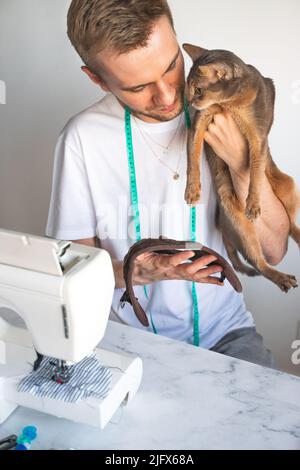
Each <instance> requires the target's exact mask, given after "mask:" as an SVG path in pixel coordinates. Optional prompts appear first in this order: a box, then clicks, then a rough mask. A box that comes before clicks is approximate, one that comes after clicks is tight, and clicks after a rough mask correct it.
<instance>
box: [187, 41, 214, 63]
mask: <svg viewBox="0 0 300 470" xmlns="http://www.w3.org/2000/svg"><path fill="white" fill-rule="evenodd" d="M182 47H183V49H184V50H185V52H187V53H188V55H189V56H190V57H191V58H192V60H193V62H196V60H198V59H199V58H200V57H201V56H202V55H203V54H204V52H208V49H203V47H199V46H193V44H187V43H184V44H182Z"/></svg>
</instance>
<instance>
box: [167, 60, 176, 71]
mask: <svg viewBox="0 0 300 470" xmlns="http://www.w3.org/2000/svg"><path fill="white" fill-rule="evenodd" d="M175 67H176V60H175V62H173V64H171V65H170V67H169V70H173V69H175ZM169 70H168V72H169Z"/></svg>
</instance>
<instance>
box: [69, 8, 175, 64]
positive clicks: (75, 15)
mask: <svg viewBox="0 0 300 470" xmlns="http://www.w3.org/2000/svg"><path fill="white" fill-rule="evenodd" d="M164 15H165V16H166V17H167V18H168V19H169V21H170V24H171V26H172V28H173V30H174V23H173V17H172V13H171V10H170V8H169V5H168V2H167V0H72V3H71V5H70V8H69V11H68V37H69V39H70V41H71V43H72V45H73V46H74V48H75V49H76V51H77V52H78V54H79V55H80V57H81V59H82V60H83V62H84V63H85V64H86V65H87V66H89V67H90V68H91V69H93V57H94V56H95V54H96V53H98V52H100V51H101V50H103V49H106V48H107V49H110V50H112V51H113V52H115V53H117V54H122V53H126V52H129V51H130V50H133V49H137V48H138V47H145V46H146V45H147V42H148V38H149V36H150V34H151V32H152V29H153V26H154V23H155V22H156V21H157V20H158V19H159V18H161V17H162V16H164Z"/></svg>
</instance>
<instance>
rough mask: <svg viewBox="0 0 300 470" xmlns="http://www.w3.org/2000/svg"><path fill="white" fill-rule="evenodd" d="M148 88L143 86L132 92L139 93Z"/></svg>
mask: <svg viewBox="0 0 300 470" xmlns="http://www.w3.org/2000/svg"><path fill="white" fill-rule="evenodd" d="M145 88H146V87H144V86H142V87H139V88H135V89H134V90H131V91H132V92H133V93H138V92H139V91H143V90H144V89H145Z"/></svg>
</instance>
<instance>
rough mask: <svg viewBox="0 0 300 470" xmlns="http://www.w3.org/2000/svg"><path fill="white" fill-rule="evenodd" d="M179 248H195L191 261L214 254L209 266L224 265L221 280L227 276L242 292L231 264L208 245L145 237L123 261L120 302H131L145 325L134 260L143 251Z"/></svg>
mask: <svg viewBox="0 0 300 470" xmlns="http://www.w3.org/2000/svg"><path fill="white" fill-rule="evenodd" d="M179 250H180V251H181V250H193V251H195V255H194V256H193V257H192V258H190V260H191V261H194V260H196V259H198V258H201V256H205V255H214V256H215V257H216V258H217V259H216V260H215V261H213V262H212V263H209V264H208V265H207V266H212V265H220V266H222V267H223V272H222V273H221V276H220V278H219V279H220V280H221V281H223V280H224V279H226V278H227V280H228V281H229V282H230V284H231V285H232V287H233V288H234V289H235V290H236V291H237V292H242V290H243V289H242V285H241V283H240V280H239V278H238V277H237V275H236V273H235V272H234V270H233V269H232V267H231V266H230V264H229V263H228V262H227V261H226V259H225V258H223V256H221V255H219V253H217V252H216V251H214V250H211V249H210V248H207V247H206V246H204V245H202V244H201V243H198V242H190V241H178V240H173V239H170V238H162V237H161V238H143V239H142V240H139V241H138V242H136V243H134V245H132V247H131V248H130V249H129V250H128V253H127V254H126V255H125V257H124V263H123V275H124V280H125V285H126V290H125V292H124V294H123V295H122V297H121V299H120V302H121V307H124V303H125V302H129V303H130V304H131V305H132V307H133V310H134V313H135V315H136V316H137V318H138V320H139V321H140V323H141V324H142V325H144V326H149V321H148V318H147V316H146V314H145V312H144V310H143V308H142V307H141V305H140V303H139V301H138V298H137V297H135V295H134V290H133V283H132V274H133V268H134V262H135V259H136V257H137V256H139V255H141V254H142V253H150V252H154V253H159V254H175V253H177V252H179Z"/></svg>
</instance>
